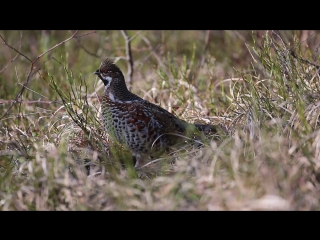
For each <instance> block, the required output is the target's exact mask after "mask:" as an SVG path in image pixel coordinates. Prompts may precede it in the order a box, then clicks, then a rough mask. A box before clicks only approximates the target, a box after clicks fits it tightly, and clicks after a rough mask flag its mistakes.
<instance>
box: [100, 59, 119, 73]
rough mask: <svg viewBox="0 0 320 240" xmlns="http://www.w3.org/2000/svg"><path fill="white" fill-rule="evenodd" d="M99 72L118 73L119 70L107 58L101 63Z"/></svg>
mask: <svg viewBox="0 0 320 240" xmlns="http://www.w3.org/2000/svg"><path fill="white" fill-rule="evenodd" d="M99 70H100V72H104V73H106V72H109V71H112V72H115V71H120V69H119V68H118V67H117V65H116V64H115V63H114V62H113V61H112V60H111V59H109V58H107V59H106V60H104V61H103V62H102V63H101V66H100V69H99Z"/></svg>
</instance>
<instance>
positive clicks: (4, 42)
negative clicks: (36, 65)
mask: <svg viewBox="0 0 320 240" xmlns="http://www.w3.org/2000/svg"><path fill="white" fill-rule="evenodd" d="M0 38H1V39H2V41H3V44H5V45H7V46H8V47H9V48H11V49H13V50H14V51H16V52H17V53H19V54H20V55H21V56H23V57H25V58H26V59H27V60H28V61H29V62H32V61H31V60H30V58H28V57H27V56H26V55H24V54H23V53H21V52H20V51H19V50H17V49H15V48H14V47H12V46H10V45H9V44H8V43H7V42H6V41H5V40H4V38H3V37H2V36H1V35H0Z"/></svg>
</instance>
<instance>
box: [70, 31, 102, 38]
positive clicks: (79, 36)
mask: <svg viewBox="0 0 320 240" xmlns="http://www.w3.org/2000/svg"><path fill="white" fill-rule="evenodd" d="M96 32H97V30H96V31H92V32H88V33H85V34H82V35H79V36H75V37H74V38H81V37H84V36H87V35H90V34H93V33H96Z"/></svg>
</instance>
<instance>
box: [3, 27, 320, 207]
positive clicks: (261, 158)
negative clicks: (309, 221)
mask: <svg viewBox="0 0 320 240" xmlns="http://www.w3.org/2000/svg"><path fill="white" fill-rule="evenodd" d="M74 34H75V35H74ZM125 34H127V36H128V37H129V40H130V41H129V42H128V41H127V42H126V38H125ZM73 35H74V36H73ZM0 36H1V42H2V44H1V47H0V86H1V91H0V115H1V116H0V118H1V119H0V209H1V210H230V209H243V210H256V209H262V210H273V209H276V210H277V209H281V210H288V209H294V210H319V209H320V202H319V199H320V196H319V191H318V187H319V182H320V172H319V166H320V165H319V157H320V148H319V144H318V142H319V141H318V140H320V133H319V120H318V119H319V116H320V110H319V107H320V101H319V100H320V93H319V67H320V65H319V64H318V62H319V53H318V48H319V43H320V39H319V37H320V34H319V31H311V30H299V31H298V30H297V31H293V30H290V31H213V30H211V31H209V30H208V31H172V30H163V31H133V30H130V31H125V32H123V31H109V30H106V31H102V30H101V31H89V30H88V31H78V32H75V31H55V30H43V31H36V30H34V31H5V30H1V31H0ZM71 36H73V37H72V38H70V37H71ZM69 38H70V39H69ZM66 40H67V41H66ZM128 44H130V48H128V46H129V45H128ZM129 49H130V50H131V54H129V53H128V50H129ZM44 53H45V54H44ZM39 56H40V57H39ZM130 56H131V60H132V62H133V66H131V65H130ZM107 57H109V58H112V59H114V60H115V62H116V63H117V65H118V66H119V68H120V69H122V71H123V73H124V75H125V76H127V77H126V80H127V85H128V86H129V88H130V89H131V91H132V92H134V93H135V94H137V95H139V96H141V97H143V98H144V99H146V100H148V101H151V102H154V103H156V104H159V105H161V106H162V107H163V108H165V109H167V110H168V111H170V112H173V113H174V114H176V115H178V116H179V117H180V118H182V119H185V120H187V121H189V122H202V123H211V124H221V125H223V126H224V127H225V129H227V134H221V136H220V139H219V140H213V138H212V137H211V136H208V139H207V142H206V143H205V144H204V146H203V147H201V148H196V147H195V146H193V145H190V146H186V147H185V148H183V149H180V150H179V151H177V152H173V153H171V154H169V155H168V156H163V157H162V158H161V159H157V160H155V161H153V162H151V163H150V164H149V165H148V166H147V167H145V169H143V171H142V172H136V170H135V169H133V168H132V164H131V165H130V162H129V163H128V162H126V161H127V159H130V153H126V154H128V155H127V157H125V158H124V159H122V161H119V158H118V156H119V153H120V152H122V149H121V146H116V145H115V144H113V143H110V141H109V139H108V135H107V133H105V132H104V130H103V127H102V123H101V114H100V101H99V97H100V96H101V94H102V92H103V85H102V82H101V81H98V79H97V78H96V76H95V75H93V72H94V71H95V70H96V69H98V68H99V66H100V64H101V62H102V61H103V60H104V59H105V58H107ZM130 71H133V75H132V79H130V77H129V76H130ZM20 93H22V94H20ZM20 95H21V96H20ZM123 161H124V162H123Z"/></svg>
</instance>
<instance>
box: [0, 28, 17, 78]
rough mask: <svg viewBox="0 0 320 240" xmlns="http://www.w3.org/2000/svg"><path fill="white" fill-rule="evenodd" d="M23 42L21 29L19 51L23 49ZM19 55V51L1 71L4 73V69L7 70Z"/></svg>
mask: <svg viewBox="0 0 320 240" xmlns="http://www.w3.org/2000/svg"><path fill="white" fill-rule="evenodd" d="M1 38H2V37H1ZM21 43H22V31H20V44H19V51H20V49H21ZM18 56H19V53H17V55H16V56H15V57H14V58H12V59H11V61H10V62H9V63H8V64H7V65H6V66H5V67H4V68H3V69H1V70H0V73H2V72H3V71H5V70H6V69H7V67H9V66H10V64H11V63H13V61H14V60H16V58H17V57H18Z"/></svg>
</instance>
